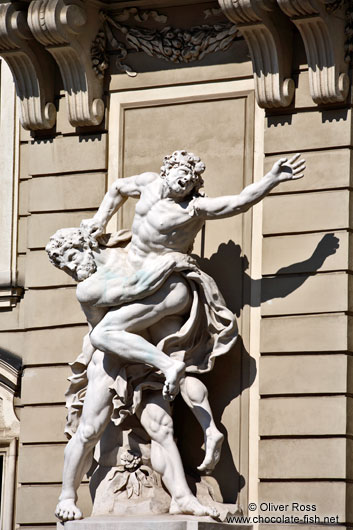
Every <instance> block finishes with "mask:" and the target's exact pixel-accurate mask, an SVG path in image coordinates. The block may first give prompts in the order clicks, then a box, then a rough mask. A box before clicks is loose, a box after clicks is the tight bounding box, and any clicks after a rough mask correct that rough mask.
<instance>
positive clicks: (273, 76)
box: [218, 0, 294, 108]
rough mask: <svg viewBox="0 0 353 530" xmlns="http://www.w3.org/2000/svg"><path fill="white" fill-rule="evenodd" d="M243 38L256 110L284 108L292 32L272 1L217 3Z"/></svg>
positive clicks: (290, 86)
mask: <svg viewBox="0 0 353 530" xmlns="http://www.w3.org/2000/svg"><path fill="white" fill-rule="evenodd" d="M218 2H219V4H220V6H221V8H222V10H223V12H224V14H225V15H226V16H227V17H228V18H229V19H230V20H231V21H232V22H234V23H235V24H237V26H238V28H239V31H240V32H241V34H242V35H243V37H244V38H245V40H246V42H247V44H248V46H249V50H250V54H251V60H252V64H253V71H254V79H255V90H256V99H257V102H258V104H259V106H260V107H264V108H271V107H286V106H288V105H289V104H290V103H291V101H292V99H293V95H294V82H293V80H292V79H291V66H292V31H291V27H290V24H289V21H288V19H287V17H285V16H283V14H282V13H281V11H280V10H279V9H278V6H277V4H276V1H275V0H264V1H259V0H218Z"/></svg>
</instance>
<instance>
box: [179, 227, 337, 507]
mask: <svg viewBox="0 0 353 530" xmlns="http://www.w3.org/2000/svg"><path fill="white" fill-rule="evenodd" d="M338 247H339V240H338V238H337V237H335V236H334V234H332V233H330V234H326V235H324V236H323V237H322V239H321V241H320V242H319V243H318V245H317V246H316V248H315V249H314V250H313V253H312V255H311V256H310V257H308V258H307V259H306V260H304V261H302V262H298V263H294V264H291V265H288V266H286V267H283V268H281V269H279V270H278V271H277V272H276V274H275V275H274V276H270V277H264V278H262V279H253V278H251V277H250V276H249V274H248V273H247V272H246V271H247V269H248V267H249V261H248V259H247V257H246V256H242V255H241V247H240V245H237V244H235V243H234V241H228V243H222V244H221V245H220V246H219V248H218V250H217V252H216V253H214V254H213V255H212V256H211V257H210V258H209V259H207V258H198V262H199V264H200V267H201V268H202V269H203V270H204V271H205V272H206V273H207V274H209V275H210V276H212V277H213V278H214V280H215V281H216V283H217V285H218V287H219V289H220V291H221V293H222V294H223V296H224V299H225V301H226V305H227V307H229V309H231V310H232V311H233V312H234V313H235V314H236V315H237V317H238V319H239V318H240V317H241V311H242V309H243V308H244V307H245V306H246V305H248V306H252V307H258V306H259V305H260V304H261V303H264V302H267V301H269V300H273V299H276V298H284V297H286V296H288V295H289V294H290V293H292V292H294V291H295V290H297V289H299V288H300V287H301V286H302V285H303V284H304V282H305V281H306V280H307V279H308V278H309V277H311V276H313V275H315V274H317V271H318V270H319V269H320V268H321V267H322V265H323V263H324V262H325V260H326V259H327V258H328V257H329V256H330V255H332V254H334V253H335V252H336V250H337V248H338ZM254 291H255V293H257V295H256V296H253V293H254ZM256 371H257V369H256V361H255V359H254V358H253V357H251V355H250V354H249V352H248V351H247V350H246V349H245V347H244V344H243V341H242V339H241V337H239V339H238V341H237V344H236V346H235V347H234V348H233V349H232V351H231V352H229V353H228V354H226V355H224V356H222V357H220V358H218V359H217V361H216V363H215V366H214V368H213V370H212V372H210V373H208V374H205V375H203V376H200V379H202V380H203V381H204V383H205V384H206V386H207V388H208V390H209V398H210V403H211V407H212V411H213V414H214V418H215V422H216V425H217V427H218V428H219V429H220V431H221V432H222V433H223V434H224V436H225V441H224V444H223V448H222V457H221V461H220V462H219V464H218V465H217V467H216V468H215V470H214V472H213V473H212V476H213V477H214V478H215V479H216V481H217V483H218V486H219V489H220V494H221V497H222V499H223V502H227V503H235V502H236V499H237V496H238V493H239V491H240V490H241V488H242V487H244V485H245V480H244V477H243V476H242V475H240V474H239V472H238V470H237V466H236V463H235V462H234V458H233V456H232V455H239V453H240V450H239V446H238V444H239V437H236V440H233V439H232V434H233V432H232V433H228V432H227V428H226V427H225V425H224V423H222V421H224V420H222V418H224V413H225V412H226V414H227V419H228V421H227V424H229V420H230V414H229V410H230V409H229V410H228V412H227V411H226V408H227V407H228V406H229V404H230V403H231V402H232V401H233V400H235V399H236V398H238V397H239V396H240V395H241V394H242V392H243V390H244V389H246V388H249V387H250V386H251V385H252V383H253V382H254V380H255V377H256ZM220 390H221V391H220ZM233 409H234V410H233ZM231 410H232V412H233V418H232V420H231V424H232V428H236V427H237V425H239V423H240V414H241V412H240V401H239V400H238V401H237V403H236V404H235V405H234V407H233V408H232V409H231ZM174 416H175V431H176V435H177V438H178V445H179V447H180V451H181V454H182V458H183V462H184V464H185V467H186V470H187V473H188V474H189V475H191V476H194V477H195V480H197V478H196V477H197V475H196V476H195V469H196V467H197V465H199V464H200V462H201V461H202V458H203V449H202V445H203V436H202V431H201V428H200V426H199V425H198V424H197V422H196V420H195V418H194V417H193V415H192V413H191V411H190V410H189V409H188V407H187V406H186V405H185V403H184V402H183V401H182V399H181V398H180V396H179V398H178V399H177V400H176V403H175V412H174ZM233 426H234V427H233ZM233 438H234V435H233ZM190 440H192V443H190Z"/></svg>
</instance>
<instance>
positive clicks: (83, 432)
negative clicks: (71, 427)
mask: <svg viewBox="0 0 353 530" xmlns="http://www.w3.org/2000/svg"><path fill="white" fill-rule="evenodd" d="M100 431H101V429H100V428H99V427H98V425H94V424H93V423H90V422H87V423H82V422H81V423H80V425H79V427H78V429H77V436H78V437H79V439H80V441H81V442H82V443H83V444H84V445H87V444H92V445H95V444H96V443H97V442H98V440H99V437H100Z"/></svg>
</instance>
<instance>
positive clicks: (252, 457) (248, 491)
mask: <svg viewBox="0 0 353 530" xmlns="http://www.w3.org/2000/svg"><path fill="white" fill-rule="evenodd" d="M244 96H247V98H248V100H249V102H248V104H247V105H251V106H252V107H253V110H254V118H253V124H252V126H251V128H252V129H253V134H254V139H253V151H254V154H253V156H254V164H253V165H254V167H253V170H255V171H256V174H257V175H260V176H259V178H260V177H261V176H262V172H263V154H264V151H263V131H264V111H263V110H262V109H260V108H259V107H258V106H257V105H256V104H255V98H254V82H253V80H252V79H239V80H231V81H223V82H217V83H211V82H210V83H200V84H193V85H177V86H171V87H158V88H155V87H153V88H149V89H142V90H141V89H136V90H131V91H127V90H126V91H123V92H118V91H116V92H112V93H111V99H110V111H109V148H108V152H109V158H108V179H107V180H108V182H107V187H108V188H109V187H110V186H111V184H112V183H113V182H114V181H115V180H116V179H117V178H118V177H119V175H121V174H122V170H123V164H124V153H123V149H124V142H123V132H124V112H125V110H126V109H137V108H146V107H154V106H156V107H157V106H161V105H173V104H176V105H177V104H183V103H188V102H190V103H192V102H201V101H210V100H215V101H216V100H217V99H232V98H238V97H244ZM246 129H248V127H246ZM176 148H179V147H178V146H176ZM165 154H166V153H161V156H164V155H165ZM251 169H252V168H251ZM146 170H148V168H146ZM247 170H250V166H249V168H248V169H247ZM261 208H262V207H261V205H260V206H258V205H257V206H256V208H254V209H253V211H252V212H251V213H250V214H249V215H248V217H247V223H248V225H247V226H246V227H245V228H244V229H243V230H244V231H245V232H244V234H249V233H250V232H251V231H252V230H253V231H252V236H251V239H252V240H251V243H250V244H249V245H247V246H246V248H245V250H244V252H245V253H246V254H247V255H248V256H249V257H251V255H252V250H253V248H254V246H256V249H257V252H256V256H255V260H256V263H255V262H254V261H253V260H252V259H250V269H249V272H250V274H251V276H252V277H256V276H257V275H258V274H261V248H262V243H261V241H262V213H261V212H262V210H261ZM117 228H122V216H121V214H120V217H118V221H115V220H111V221H110V222H109V223H108V226H107V232H114V231H116V230H117ZM254 239H256V243H254ZM259 271H260V272H259ZM251 296H252V298H253V297H254V296H255V297H256V293H255V295H253V294H252V295H251ZM244 317H245V318H244ZM260 320H261V312H260V310H259V308H258V307H257V308H255V309H254V308H250V307H249V308H245V309H244V313H243V318H242V321H246V323H244V324H243V323H242V329H241V332H242V335H244V336H243V340H244V347H245V349H246V350H247V351H248V352H249V351H251V356H252V357H253V358H254V359H255V361H256V364H258V360H259V358H260V349H259V337H258V336H257V335H258V333H259V329H260ZM248 376H249V374H248V373H247V370H246V368H245V369H244V373H243V374H242V377H248ZM258 392H259V389H258V384H257V382H256V381H255V384H253V385H251V386H250V387H248V388H245V390H243V391H242V394H241V396H240V417H241V418H243V420H242V419H241V421H240V423H241V425H242V427H241V429H240V431H239V440H240V454H239V461H240V468H241V469H240V472H241V473H243V474H244V475H245V476H246V477H247V487H246V488H243V489H242V490H240V492H239V497H238V499H239V500H238V503H241V504H242V505H243V506H244V508H245V509H246V507H247V504H248V499H251V501H252V502H253V501H255V502H256V501H257V495H258V493H257V488H258V448H257V444H258V402H259V394H258ZM243 425H244V428H243ZM250 449H251V450H250Z"/></svg>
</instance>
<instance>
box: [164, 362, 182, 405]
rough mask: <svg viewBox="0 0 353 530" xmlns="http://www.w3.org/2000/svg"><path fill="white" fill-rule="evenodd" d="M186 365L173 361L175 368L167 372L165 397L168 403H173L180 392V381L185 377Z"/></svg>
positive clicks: (172, 367)
mask: <svg viewBox="0 0 353 530" xmlns="http://www.w3.org/2000/svg"><path fill="white" fill-rule="evenodd" d="M184 373H185V363H183V362H182V361H173V366H171V368H169V369H168V370H167V371H166V372H165V374H164V375H165V383H164V387H163V397H164V399H165V400H166V401H173V399H175V397H176V396H177V395H178V392H179V384H180V379H182V378H183V377H184Z"/></svg>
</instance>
